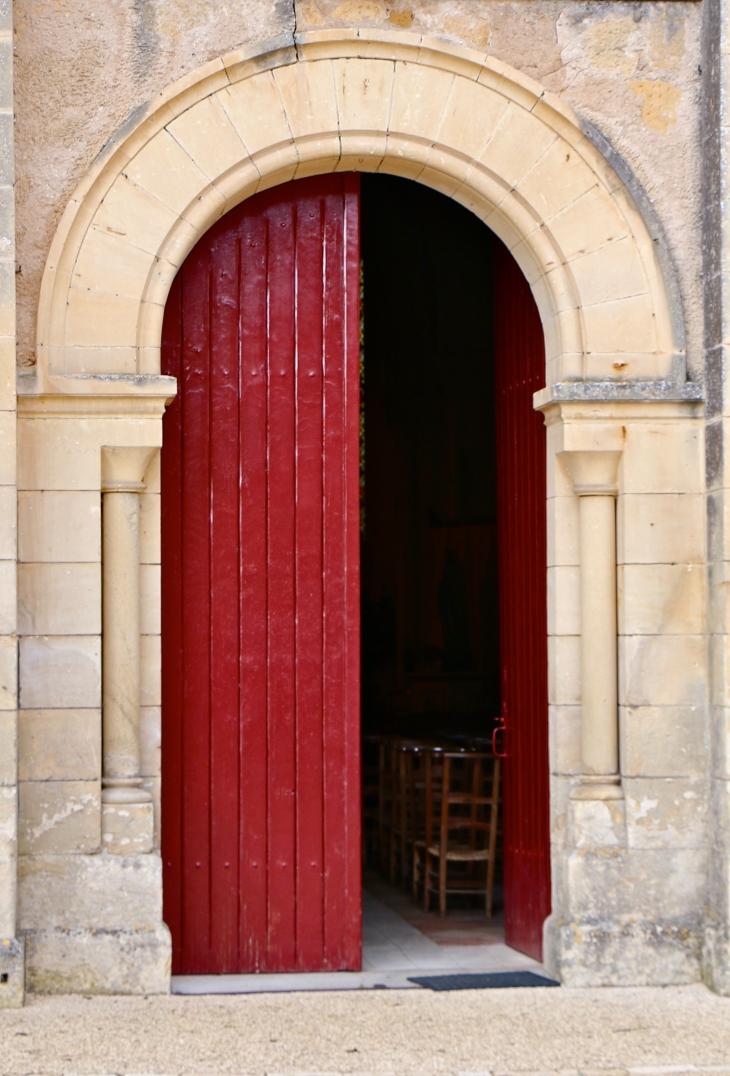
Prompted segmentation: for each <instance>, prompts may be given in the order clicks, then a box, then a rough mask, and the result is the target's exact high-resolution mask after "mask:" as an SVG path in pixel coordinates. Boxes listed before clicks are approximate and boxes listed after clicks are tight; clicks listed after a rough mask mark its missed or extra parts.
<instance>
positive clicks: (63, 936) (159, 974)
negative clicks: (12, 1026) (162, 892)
mask: <svg viewBox="0 0 730 1076" xmlns="http://www.w3.org/2000/svg"><path fill="white" fill-rule="evenodd" d="M171 963H172V944H171V940H170V931H169V930H168V929H167V927H166V926H165V924H164V923H161V924H159V925H158V926H157V927H155V928H147V929H145V928H141V929H139V930H134V929H131V930H101V929H96V930H94V929H90V930H83V929H76V930H74V929H70V930H69V929H62V928H57V929H55V930H33V931H28V932H27V933H26V974H27V988H28V992H29V993H30V992H33V993H37V994H169V993H170V968H171Z"/></svg>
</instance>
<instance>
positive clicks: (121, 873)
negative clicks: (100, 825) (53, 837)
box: [18, 855, 162, 930]
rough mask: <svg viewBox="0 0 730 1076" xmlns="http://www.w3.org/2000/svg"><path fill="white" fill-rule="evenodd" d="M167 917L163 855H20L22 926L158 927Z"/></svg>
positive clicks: (37, 927)
mask: <svg viewBox="0 0 730 1076" xmlns="http://www.w3.org/2000/svg"><path fill="white" fill-rule="evenodd" d="M161 919H162V869H161V862H160V857H159V856H157V855H144V856H107V855H75V856H68V855H37V856H20V857H19V859H18V923H19V927H20V929H21V930H42V929H49V930H50V929H54V928H59V929H62V930H69V929H74V928H79V927H95V928H96V929H97V930H120V929H123V928H124V927H129V926H130V925H131V926H135V927H139V928H144V929H152V928H154V927H155V926H156V925H157V924H158V923H159V922H160V920H161Z"/></svg>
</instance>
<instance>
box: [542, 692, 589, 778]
mask: <svg viewBox="0 0 730 1076" xmlns="http://www.w3.org/2000/svg"><path fill="white" fill-rule="evenodd" d="M550 772H551V773H555V774H558V773H559V774H579V773H582V772H583V764H582V756H581V714H580V706H551V707H550Z"/></svg>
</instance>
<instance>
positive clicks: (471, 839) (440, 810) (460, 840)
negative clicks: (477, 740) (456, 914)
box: [413, 751, 500, 918]
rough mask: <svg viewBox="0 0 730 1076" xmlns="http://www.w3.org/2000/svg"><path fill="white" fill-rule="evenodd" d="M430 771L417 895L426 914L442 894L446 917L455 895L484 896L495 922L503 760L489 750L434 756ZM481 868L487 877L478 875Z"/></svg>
mask: <svg viewBox="0 0 730 1076" xmlns="http://www.w3.org/2000/svg"><path fill="white" fill-rule="evenodd" d="M434 760H438V761H439V762H440V764H441V767H442V770H441V775H440V778H439V777H437V776H436V775H435V773H434V771H435V769H436V766H435V765H434ZM425 770H426V793H425V811H426V817H425V833H424V837H423V839H422V840H420V839H417V840H415V841H414V843H413V887H414V893H415V892H417V890H418V888H419V885H422V886H423V906H424V909H425V910H426V911H428V909H429V905H430V898H431V894H432V893H434V894H435V893H438V901H439V914H440V915H446V898H447V896H448V895H449V894H450V893H480V894H481V893H483V894H484V897H485V911H486V914H487V916H488V917H489V918H491V916H492V898H493V890H494V864H495V859H496V849H497V819H498V813H499V779H500V762H499V759H498V758H495V757H494V756H493V755H492V754H490V753H488V752H486V751H473V752H455V751H441V752H436V751H433V752H431V754H430V756H429V757H427V758H426V767H425ZM434 864H435V866H434ZM481 864H484V866H485V871H484V875H485V876H484V877H483V878H481V877H477V876H476V867H477V865H481ZM480 873H481V872H480Z"/></svg>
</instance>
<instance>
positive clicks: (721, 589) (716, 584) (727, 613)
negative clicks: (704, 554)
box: [707, 561, 730, 635]
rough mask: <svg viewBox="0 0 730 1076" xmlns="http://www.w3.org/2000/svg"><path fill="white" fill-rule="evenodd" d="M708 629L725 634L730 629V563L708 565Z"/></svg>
mask: <svg viewBox="0 0 730 1076" xmlns="http://www.w3.org/2000/svg"><path fill="white" fill-rule="evenodd" d="M707 574H708V588H707V590H708V599H709V601H708V611H707V630H708V631H709V632H714V633H717V634H719V635H724V634H725V632H726V631H729V630H730V564H728V562H727V561H720V562H715V563H713V564H709V565H708V566H707Z"/></svg>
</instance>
